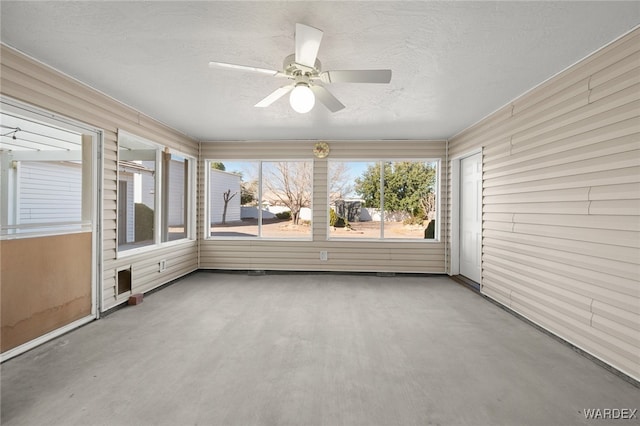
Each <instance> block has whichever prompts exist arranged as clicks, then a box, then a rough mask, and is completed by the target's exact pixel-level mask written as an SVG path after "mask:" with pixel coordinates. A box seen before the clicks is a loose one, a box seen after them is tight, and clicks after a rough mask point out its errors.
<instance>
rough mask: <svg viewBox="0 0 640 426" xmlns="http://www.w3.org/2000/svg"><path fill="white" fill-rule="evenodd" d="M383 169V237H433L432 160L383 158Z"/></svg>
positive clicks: (433, 195) (434, 166)
mask: <svg viewBox="0 0 640 426" xmlns="http://www.w3.org/2000/svg"><path fill="white" fill-rule="evenodd" d="M383 170H384V193H383V196H384V212H383V215H384V238H390V239H394V238H412V239H433V238H434V236H435V235H434V231H435V228H434V225H435V213H436V192H435V187H436V163H432V162H431V163H430V162H424V161H386V162H384V166H383ZM432 220H433V221H434V222H433V224H432V225H431V227H429V223H430V221H432Z"/></svg>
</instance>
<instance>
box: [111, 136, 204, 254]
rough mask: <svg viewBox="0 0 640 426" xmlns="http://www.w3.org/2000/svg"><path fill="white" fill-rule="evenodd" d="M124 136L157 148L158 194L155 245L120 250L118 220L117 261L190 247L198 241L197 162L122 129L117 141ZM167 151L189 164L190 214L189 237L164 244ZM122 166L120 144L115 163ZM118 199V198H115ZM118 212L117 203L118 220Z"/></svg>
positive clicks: (156, 172) (156, 190)
mask: <svg viewBox="0 0 640 426" xmlns="http://www.w3.org/2000/svg"><path fill="white" fill-rule="evenodd" d="M121 135H122V136H123V137H126V138H129V139H133V140H136V141H138V142H141V143H144V144H147V145H149V146H151V147H154V149H155V151H156V160H155V163H156V170H155V194H154V203H155V206H154V207H155V208H154V212H153V214H154V217H153V224H154V225H153V226H154V233H153V239H154V242H153V243H152V244H149V245H146V246H144V247H138V248H133V249H129V250H120V248H119V247H120V242H119V241H117V238H118V229H119V228H118V227H119V226H120V224H119V223H117V219H116V258H117V259H123V258H127V257H131V256H135V255H138V254H142V253H147V252H151V251H154V250H158V249H164V248H167V247H172V246H177V245H182V244H186V243H190V242H192V241H193V240H195V238H196V230H195V226H194V225H195V223H196V218H195V214H196V205H195V200H196V198H195V196H194V194H193V192H194V191H193V189H194V188H195V179H196V177H195V174H196V173H195V170H196V169H195V163H196V158H195V157H193V156H191V155H189V154H185V153H184V152H182V151H179V150H175V149H173V148H169V147H167V146H165V145H162V144H159V143H157V142H154V141H151V140H149V139H147V138H144V137H141V136H138V135H136V134H133V133H130V132H127V131H126V130H122V129H118V141H119V140H120V137H121ZM164 150H169V151H170V152H171V153H172V154H175V155H178V156H180V157H183V158H185V159H186V160H188V165H189V166H188V170H187V173H188V176H187V182H188V183H187V204H188V205H187V208H188V210H189V213H188V215H187V223H186V224H185V226H187V233H186V234H187V236H186V237H184V238H180V239H179V240H174V241H165V242H162V241H161V240H162V229H160V218H161V217H162V194H163V191H164V188H163V186H162V177H163V173H164V170H163V168H162V152H163V151H164ZM119 162H120V147H119V143H118V154H117V161H116V163H119ZM116 181H117V182H120V167H119V166H118V167H117V171H116ZM116 198H117V197H116ZM119 211H120V204H119V203H118V202H117V201H116V218H118V217H119Z"/></svg>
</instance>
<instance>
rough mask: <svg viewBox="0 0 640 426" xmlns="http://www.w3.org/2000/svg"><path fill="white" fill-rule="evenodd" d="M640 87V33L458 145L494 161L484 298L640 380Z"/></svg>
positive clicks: (453, 151)
mask: <svg viewBox="0 0 640 426" xmlns="http://www.w3.org/2000/svg"><path fill="white" fill-rule="evenodd" d="M639 84H640V30H639V29H636V30H635V31H633V32H631V33H629V34H627V35H625V36H624V37H622V38H620V39H619V40H617V41H615V42H613V43H612V44H610V45H608V46H606V47H604V48H603V49H601V50H599V51H598V52H596V53H595V54H593V55H591V56H590V57H588V58H586V59H585V60H583V61H581V62H579V63H577V64H575V65H574V66H572V67H571V68H569V69H567V70H565V71H563V72H562V73H560V74H558V75H556V76H555V77H553V78H551V79H549V80H548V81H546V82H544V83H543V84H541V85H540V86H538V87H536V88H534V89H532V90H531V91H529V92H528V93H526V94H524V95H523V96H521V97H520V98H518V99H516V100H514V101H513V102H511V103H510V104H509V105H506V106H505V107H503V108H501V109H500V110H499V111H497V112H496V113H495V114H493V115H491V116H489V117H487V118H485V119H484V120H482V121H481V122H479V123H477V124H475V125H474V126H472V127H471V128H469V129H467V130H465V131H464V132H462V133H460V134H458V135H456V136H455V137H454V138H452V139H451V140H450V141H449V156H450V157H453V156H455V155H459V154H460V153H463V152H466V151H469V150H472V149H478V148H480V147H481V148H482V149H483V153H484V159H483V160H484V163H483V187H484V190H483V219H484V221H483V237H484V239H483V283H482V284H483V285H482V292H483V293H484V294H485V295H487V296H489V297H491V298H493V299H495V300H497V301H498V302H500V303H503V304H505V305H506V306H509V307H510V308H511V309H513V310H515V311H517V312H518V313H520V314H522V315H524V316H525V317H527V318H529V319H531V320H532V321H534V322H535V323H538V324H540V325H541V326H543V327H545V328H547V329H548V330H550V331H552V332H553V333H556V334H558V335H559V336H561V337H563V338H564V339H566V340H568V341H570V342H571V343H573V344H575V345H577V346H578V347H580V348H582V349H584V350H586V351H587V352H589V353H591V354H593V355H594V356H596V357H598V358H600V359H602V360H604V361H605V362H607V363H609V364H610V365H612V366H614V367H616V368H618V369H619V370H621V371H622V372H624V373H626V374H628V375H630V376H632V377H634V378H636V379H638V378H640V357H639V356H638V354H639V353H640V322H639V319H640V86H639ZM448 208H449V209H450V206H449V207H448Z"/></svg>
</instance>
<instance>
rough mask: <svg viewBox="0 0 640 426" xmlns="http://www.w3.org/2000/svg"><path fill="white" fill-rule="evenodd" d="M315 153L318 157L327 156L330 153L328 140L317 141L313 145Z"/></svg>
mask: <svg viewBox="0 0 640 426" xmlns="http://www.w3.org/2000/svg"><path fill="white" fill-rule="evenodd" d="M313 155H315V156H316V157H317V158H325V157H326V156H327V155H329V144H328V143H326V142H317V143H316V144H315V145H314V146H313Z"/></svg>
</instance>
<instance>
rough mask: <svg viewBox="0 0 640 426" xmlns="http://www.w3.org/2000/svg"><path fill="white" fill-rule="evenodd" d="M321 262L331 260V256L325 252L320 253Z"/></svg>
mask: <svg viewBox="0 0 640 426" xmlns="http://www.w3.org/2000/svg"><path fill="white" fill-rule="evenodd" d="M320 260H322V261H323V262H326V261H327V260H329V254H328V253H327V252H326V251H325V250H322V251H321V252H320Z"/></svg>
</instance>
